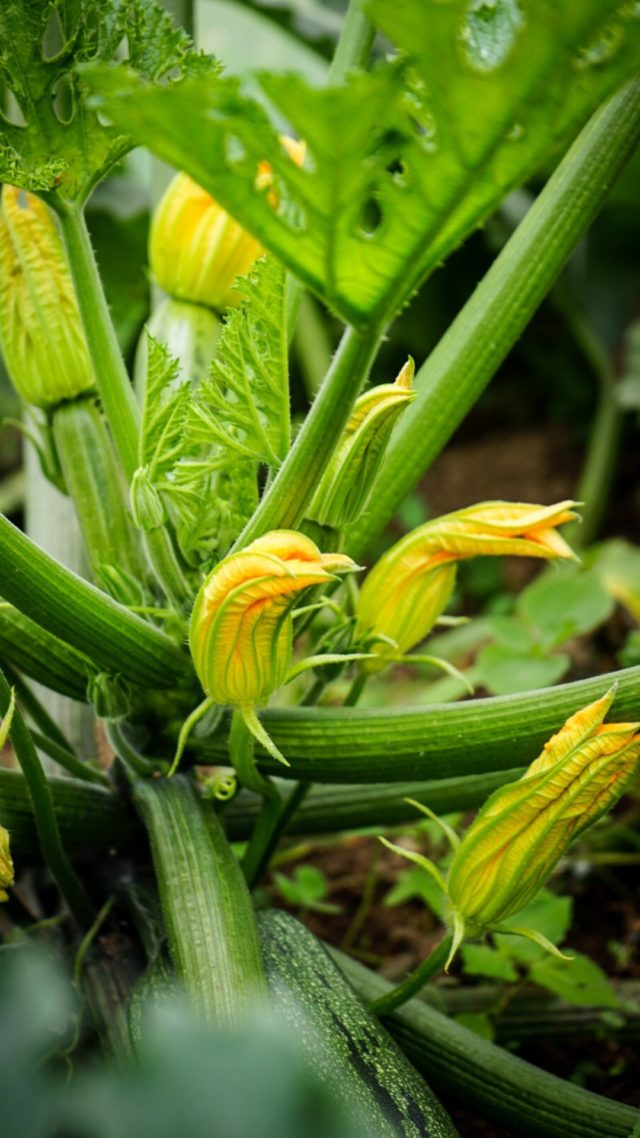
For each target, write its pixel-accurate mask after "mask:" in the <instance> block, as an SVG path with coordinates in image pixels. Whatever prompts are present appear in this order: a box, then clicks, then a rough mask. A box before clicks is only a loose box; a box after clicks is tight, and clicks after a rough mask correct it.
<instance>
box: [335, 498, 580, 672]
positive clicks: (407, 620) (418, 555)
mask: <svg viewBox="0 0 640 1138" xmlns="http://www.w3.org/2000/svg"><path fill="white" fill-rule="evenodd" d="M573 505H574V503H573V502H570V501H565V502H559V503H558V504H557V505H553V506H536V505H530V504H528V503H524V502H481V503H479V504H478V505H476V506H470V507H468V508H467V509H465V510H457V511H456V512H455V513H452V514H445V515H444V516H443V517H441V518H434V520H433V521H431V522H427V523H426V524H425V525H423V526H419V527H418V529H415V530H413V532H412V533H409V534H407V535H406V537H403V538H402V539H401V540H400V541H399V542H397V543H396V545H394V546H393V547H392V548H391V549H390V550H389V551H388V552H387V553H385V554H384V556H383V557H381V558H380V560H379V561H378V563H377V565H375V566H374V568H373V569H372V570H371V572H370V573H369V575H368V577H367V579H366V581H365V582H364V585H363V587H362V591H361V593H360V600H359V603H358V618H357V629H356V630H357V635H358V637H359V638H360V639H361V640H367V639H369V640H371V641H373V642H374V646H373V649H372V650H373V651H374V652H375V653H376V655H377V656H378V660H374V661H371V662H370V663H369V664H367V665H365V670H367V671H370V672H373V671H377V670H379V669H380V668H382V667H384V666H385V664H386V663H388V662H389V661H391V660H393V659H397V658H399V657H401V656H402V655H404V654H405V653H406V652H408V651H409V649H410V648H413V647H414V645H416V644H418V643H419V642H420V641H421V640H423V639H424V637H425V636H426V635H427V633H428V632H429V631H430V629H431V628H432V627H433V625H434V624H435V622H436V620H437V619H438V617H439V616H440V615H441V613H442V612H443V611H444V609H445V608H446V605H447V603H448V601H449V598H450V596H451V593H452V591H453V586H454V584H455V579H456V566H457V563H458V562H459V561H462V560H466V559H467V558H470V557H478V556H481V555H490V556H517V557H540V558H545V559H554V558H571V557H573V556H574V554H573V552H572V550H571V549H570V547H569V546H568V545H567V543H566V542H565V541H564V540H563V538H562V537H560V535H559V534H558V532H557V528H556V527H557V526H560V525H563V524H564V523H565V522H568V521H572V520H573V519H574V518H575V517H576V516H577V515H576V514H575V513H574V511H573V509H572V507H573ZM378 637H379V638H380V641H379V642H378V644H377V645H376V644H375V641H376V638H378Z"/></svg>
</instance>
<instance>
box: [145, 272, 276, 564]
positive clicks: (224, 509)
mask: <svg viewBox="0 0 640 1138" xmlns="http://www.w3.org/2000/svg"><path fill="white" fill-rule="evenodd" d="M241 292H242V295H243V297H244V298H245V299H244V301H243V303H242V305H241V306H240V307H239V308H237V309H233V310H232V311H231V312H230V313H229V315H228V317H227V321H226V323H225V325H224V328H223V330H222V332H221V335H220V339H219V341H218V344H217V347H216V355H215V358H214V360H213V363H212V364H211V368H210V370H209V374H208V376H207V377H206V378H205V379H203V380H202V381H201V382H200V383H199V384H198V385H197V387H196V388H195V390H192V389H191V387H190V385H189V383H182V384H179V383H177V373H178V363H177V361H175V360H173V359H172V358H171V356H170V355H169V353H168V351H167V349H166V348H165V347H164V346H163V345H161V344H159V343H158V342H157V341H156V340H154V339H153V337H152V336H148V351H147V375H146V381H145V400H144V407H143V414H142V430H141V435H140V454H139V457H140V470H139V471H138V472H137V473H136V476H135V479H134V486H133V506H134V514H135V515H136V517H139V519H140V522H141V524H143V523H144V522H145V519H146V521H147V524H149V523H153V524H159V522H160V521H161V520H162V517H163V507H162V503H161V502H160V500H159V499H158V498H157V495H158V493H159V494H160V496H161V497H162V498H163V499H164V501H165V502H167V503H169V506H170V511H171V514H172V517H173V519H174V521H175V524H176V532H177V537H178V541H179V543H180V547H181V549H182V552H183V553H184V555H185V557H187V559H188V560H190V561H194V560H195V561H208V560H211V559H212V558H214V557H220V556H222V555H223V554H224V553H225V552H226V551H227V549H228V548H229V546H230V545H231V544H232V542H233V540H234V539H235V538H236V537H237V535H238V534H239V533H240V531H241V529H242V528H243V526H244V525H245V524H246V522H247V521H248V519H249V518H250V517H251V515H252V513H253V511H254V510H255V508H256V505H257V502H258V485H257V468H258V465H259V464H260V463H264V464H268V465H270V466H272V467H278V466H279V465H280V462H281V461H282V459H283V458H284V456H285V455H286V453H287V450H288V448H289V437H290V418H289V373H288V362H287V333H286V326H287V322H286V273H285V269H284V266H283V265H282V264H281V263H280V262H278V261H277V260H276V259H275V258H271V257H269V258H266V259H264V260H262V261H260V262H259V263H258V265H257V266H256V268H255V270H254V271H252V272H251V273H250V274H249V276H247V277H243V278H241Z"/></svg>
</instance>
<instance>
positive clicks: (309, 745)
mask: <svg viewBox="0 0 640 1138" xmlns="http://www.w3.org/2000/svg"><path fill="white" fill-rule="evenodd" d="M612 684H617V691H616V698H615V702H614V704H613V708H612V711H611V714H610V718H611V719H612V720H613V721H615V720H633V719H634V718H636V717H637V710H638V701H639V700H640V667H634V668H625V669H624V670H622V671H620V672H614V673H609V674H605V675H601V676H593V677H592V678H590V679H587V680H579V681H577V682H575V683H571V684H560V685H558V686H557V687H554V688H545V689H543V690H541V691H533V692H522V693H519V694H517V695H507V696H495V697H492V698H489V699H477V700H472V701H469V702H468V703H461V704H431V705H429V706H427V707H419V708H415V707H413V708H412V707H406V708H398V709H395V708H394V709H391V710H385V709H384V708H380V709H378V708H364V709H362V710H360V709H359V708H328V707H327V708H306V707H305V708H302V707H300V708H269V709H268V710H266V711H265V712H263V714H262V717H261V718H262V720H263V722H264V726H265V728H266V730H267V731H268V733H269V735H270V737H271V738H272V739H273V741H274V743H275V744H276V746H277V747H278V748H280V749H281V750H282V753H283V754H285V755H286V756H287V761H288V762H289V764H290V765H289V766H288V767H283V766H281V765H280V764H276V763H275V761H274V760H272V759H271V758H269V756H267V755H266V754H262V753H261V754H260V758H259V761H260V767H261V769H262V770H265V771H270V772H273V773H277V774H279V775H280V777H281V778H286V779H295V780H298V779H309V780H311V781H312V782H333V783H340V782H343V783H369V782H389V783H394V782H407V781H409V780H414V779H415V780H416V781H418V780H423V779H424V780H426V779H434V780H435V779H441V778H443V779H448V778H452V777H454V776H460V777H461V776H465V775H485V774H488V773H490V772H497V771H501V770H508V769H510V768H513V767H516V766H521V765H525V764H526V765H528V764H529V763H530V762H531V761H532V760H533V759H534V758H535V757H536V755H537V754H538V753H539V752H540V750H541V748H542V746H543V745H544V743H545V742H546V741H547V739H549V738H550V736H551V735H552V734H553V733H554V732H556V731H557V730H558V729H559V727H560V726H561V725H562V724H563V723H564V721H565V719H567V718H568V716H569V715H572V714H573V713H574V712H576V711H578V710H579V709H580V708H581V707H584V705H585V704H587V703H591V702H592V701H593V700H595V699H597V698H599V697H600V696H602V695H604V693H605V692H606V691H607V689H608V688H610V687H611V686H612ZM224 753H225V745H224V739H223V738H222V737H220V738H218V739H216V740H215V743H214V740H211V741H210V750H209V752H208V754H209V757H210V758H211V760H212V761H218V762H220V761H224V759H223V758H222V756H223V755H224ZM202 758H204V752H203V753H202Z"/></svg>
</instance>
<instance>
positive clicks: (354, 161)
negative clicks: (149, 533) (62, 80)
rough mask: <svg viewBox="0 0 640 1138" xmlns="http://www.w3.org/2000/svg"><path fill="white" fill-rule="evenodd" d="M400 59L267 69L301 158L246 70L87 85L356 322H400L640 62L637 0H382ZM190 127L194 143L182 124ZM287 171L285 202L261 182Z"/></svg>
mask: <svg viewBox="0 0 640 1138" xmlns="http://www.w3.org/2000/svg"><path fill="white" fill-rule="evenodd" d="M373 11H374V15H375V17H376V18H377V20H378V22H379V23H380V25H381V27H382V28H383V30H385V31H386V32H387V34H388V35H389V36H390V38H391V39H392V40H393V41H394V42H395V44H396V45H397V46H398V48H399V49H400V52H401V57H400V60H396V61H394V62H392V63H391V64H387V65H381V66H380V67H379V68H378V69H377V70H375V71H374V72H372V73H371V74H356V75H354V76H352V78H351V79H350V81H349V82H348V83H347V84H346V85H344V86H342V87H338V88H333V89H328V90H327V89H323V90H317V89H314V88H312V87H310V86H309V85H308V84H306V83H305V82H304V81H303V80H302V79H300V78H298V77H297V76H294V75H286V76H278V75H261V76H260V78H259V81H260V84H261V87H262V90H263V92H264V94H265V96H266V97H267V99H268V100H269V102H270V104H271V105H273V106H274V107H275V108H276V109H277V111H278V112H279V113H280V115H281V116H283V117H284V118H285V120H287V121H288V122H289V124H290V127H291V129H292V130H293V131H294V132H295V133H297V134H298V135H299V136H300V137H301V138H304V139H305V141H306V144H307V152H308V160H307V163H306V165H305V168H303V169H300V168H298V167H297V166H296V165H295V163H294V162H293V161H292V160H291V158H290V157H289V156H288V155H287V154H286V152H285V151H284V148H283V147H282V146H281V144H280V143H279V142H278V139H277V135H276V131H275V130H274V129H273V127H272V126H271V124H270V122H269V119H268V117H267V114H266V112H265V111H264V110H263V109H262V107H261V106H259V105H258V104H257V103H256V102H255V101H253V100H252V99H250V98H248V97H246V96H245V95H244V94H243V92H242V89H241V84H240V83H239V81H237V80H235V79H224V78H220V77H219V76H212V75H209V76H200V77H197V78H194V79H187V80H185V82H184V83H181V84H180V85H179V87H177V88H175V89H173V90H171V91H167V90H165V89H161V88H157V87H150V86H147V85H145V84H144V83H143V82H142V81H141V79H140V77H139V76H137V75H136V74H135V73H134V72H133V71H132V70H131V69H128V70H127V69H124V68H119V69H118V70H117V71H116V70H114V69H106V68H104V67H102V68H100V67H98V68H92V69H91V71H90V72H87V80H88V82H89V83H90V85H91V86H92V87H93V89H94V90H95V91H97V92H99V98H98V100H97V102H98V104H99V105H100V106H101V107H102V108H103V109H104V110H105V111H106V112H107V113H108V114H109V116H111V117H112V118H113V120H114V121H115V122H116V123H120V124H121V125H122V126H123V127H124V126H125V124H126V129H127V130H129V131H131V133H132V134H133V135H134V137H135V138H136V139H138V140H139V141H140V142H142V143H144V144H145V145H147V146H149V147H150V149H151V150H153V151H155V152H156V153H158V154H159V155H161V156H162V157H163V158H165V159H167V160H168V161H170V162H172V163H173V164H174V165H176V166H178V167H180V168H182V169H185V170H187V171H188V172H189V173H190V174H191V175H192V176H193V177H194V178H195V179H196V180H197V181H198V182H200V183H201V184H202V185H204V186H205V187H206V188H207V189H208V190H209V191H210V192H211V193H212V194H213V195H214V196H215V197H216V198H217V199H218V200H219V201H220V202H221V203H222V204H223V205H224V206H225V208H226V209H228V210H229V212H230V213H232V214H233V215H234V216H235V217H237V218H238V220H239V221H241V222H242V224H243V225H245V226H246V227H247V229H249V230H250V231H251V232H252V233H254V234H255V235H256V236H257V237H258V238H259V239H260V240H261V241H262V242H263V243H264V244H265V245H266V246H267V248H269V249H271V250H272V251H274V252H275V253H277V254H278V256H279V257H281V259H282V260H283V261H284V262H285V264H286V265H287V266H288V267H289V268H290V269H291V270H292V271H293V272H294V273H295V274H296V275H297V276H298V277H300V278H301V279H302V280H303V281H304V282H305V283H306V284H307V285H308V286H309V287H311V288H312V289H314V290H315V291H316V292H317V293H319V294H320V295H321V296H322V297H323V298H324V299H325V300H326V301H327V302H328V303H329V304H330V305H331V306H332V307H334V308H335V309H336V310H337V311H338V312H339V314H340V315H341V316H343V317H344V318H345V319H347V320H348V321H350V322H352V323H354V324H357V325H358V324H359V325H362V324H369V323H373V324H377V323H379V322H380V321H381V320H384V319H387V318H389V317H390V316H391V315H392V314H393V313H394V312H395V311H396V310H397V309H398V308H399V307H400V306H401V305H402V304H403V303H404V302H405V301H406V300H408V299H409V297H410V296H411V294H412V292H413V291H414V290H415V288H416V287H417V286H418V284H419V283H420V282H421V281H422V280H423V279H424V277H425V276H426V275H427V274H428V273H429V272H430V271H431V270H432V269H433V268H434V267H435V266H436V265H437V264H438V263H439V262H440V261H441V260H442V258H443V257H445V256H446V255H447V254H448V253H449V252H450V251H451V250H452V249H453V248H454V247H455V245H457V244H458V243H459V242H460V241H461V240H462V239H463V238H464V237H465V236H466V235H467V234H468V233H469V232H470V231H471V230H472V229H473V228H474V226H476V225H477V224H478V223H479V222H480V221H481V220H482V219H483V217H485V216H486V215H487V214H488V213H489V212H490V211H491V210H492V209H493V208H494V207H495V206H496V204H497V203H498V202H499V201H500V200H501V198H502V197H503V196H504V195H505V193H506V192H507V191H508V190H509V189H510V188H511V187H513V186H514V185H516V184H517V183H518V182H521V181H523V180H524V179H525V178H526V177H528V176H529V175H530V174H531V173H532V172H533V171H534V170H535V169H536V168H537V167H539V166H540V165H541V164H542V163H543V162H544V160H545V159H546V158H547V157H548V156H549V155H550V154H551V153H553V151H554V150H556V149H557V147H558V146H560V145H561V144H563V143H565V142H566V141H567V140H568V139H569V138H570V137H571V135H572V134H574V133H575V131H576V130H577V128H578V127H579V125H580V124H581V123H582V122H583V121H584V120H585V118H586V117H587V116H588V114H589V112H590V111H591V110H592V109H593V108H594V107H595V106H597V105H598V103H600V102H601V101H602V99H603V98H605V97H606V95H608V94H609V93H610V92H611V91H612V90H614V89H615V88H616V86H618V85H619V84H620V83H621V82H622V81H623V80H624V79H625V78H626V77H627V76H628V75H630V74H632V73H634V72H635V71H636V70H637V68H638V64H639V62H640V18H638V10H637V5H636V4H628V3H627V4H622V5H621V4H620V2H619V0H564V2H563V3H562V4H557V2H556V0H492V2H491V3H489V2H485V0H471V3H468V0H447V2H445V3H443V2H442V0H406V2H405V3H403V4H402V5H401V11H398V5H397V4H396V3H395V0H378V2H377V3H376V4H374V8H373ZM187 121H188V122H190V124H191V130H190V132H189V137H188V138H187V137H186V136H185V131H184V123H185V122H187ZM264 159H267V160H268V161H269V163H270V164H271V166H272V169H273V171H274V178H275V187H276V192H277V202H278V203H279V204H277V205H276V204H274V199H273V196H271V199H270V198H269V196H268V195H267V194H265V193H260V192H258V191H257V190H256V187H255V179H256V172H257V167H258V163H259V162H260V161H262V160H264Z"/></svg>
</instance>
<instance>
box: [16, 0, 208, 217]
mask: <svg viewBox="0 0 640 1138" xmlns="http://www.w3.org/2000/svg"><path fill="white" fill-rule="evenodd" d="M123 57H124V58H127V59H128V60H129V62H130V64H131V65H132V66H133V67H135V68H136V70H137V71H138V73H139V74H140V75H141V76H143V77H144V78H145V79H146V80H158V79H160V78H162V77H163V76H164V75H166V74H168V73H169V72H172V71H174V70H175V69H177V70H179V71H181V72H185V71H190V72H193V71H198V70H203V69H205V68H206V69H210V67H211V65H210V63H209V62H208V61H207V60H206V59H205V57H203V56H201V55H198V54H196V53H195V52H193V51H192V50H191V47H190V40H189V38H188V37H187V36H186V35H185V33H184V32H183V31H181V30H180V29H179V28H177V27H176V26H175V25H174V23H173V20H172V19H171V17H170V16H169V15H168V13H167V12H166V11H165V10H164V8H163V6H162V5H161V4H159V3H157V2H156V0H3V2H2V4H1V5H0V79H1V80H2V82H3V83H4V84H5V85H6V88H7V90H8V91H9V92H11V94H12V96H13V100H14V101H15V102H14V107H13V110H14V112H15V107H16V106H17V108H18V109H19V110H18V113H13V114H12V116H11V118H9V117H6V118H0V180H2V181H5V182H12V183H13V184H14V185H18V186H21V187H22V188H24V189H27V190H36V191H41V192H42V191H55V192H56V193H57V194H60V195H61V196H62V197H64V198H65V199H66V200H71V201H76V200H81V201H82V200H84V198H86V197H87V195H88V194H89V192H90V190H91V189H92V187H93V186H94V185H95V184H96V183H97V182H98V181H99V180H100V179H101V178H102V177H104V175H105V174H106V173H107V171H108V170H109V169H110V168H111V167H112V166H113V164H114V163H115V162H117V161H118V160H119V159H120V158H121V157H122V156H123V155H124V154H125V153H126V152H127V150H129V149H130V148H131V140H130V138H129V137H128V135H127V133H126V128H125V132H123V131H122V130H120V129H114V128H113V127H111V126H109V125H107V124H106V123H105V122H104V121H101V120H100V119H99V118H98V116H97V115H96V114H95V112H93V111H92V110H90V109H88V108H87V106H86V104H85V103H84V101H83V98H82V90H81V80H80V77H79V75H78V73H77V71H76V70H75V65H76V64H77V63H80V62H83V61H84V62H86V61H87V60H102V61H111V60H113V59H116V58H118V59H122V58H123Z"/></svg>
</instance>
